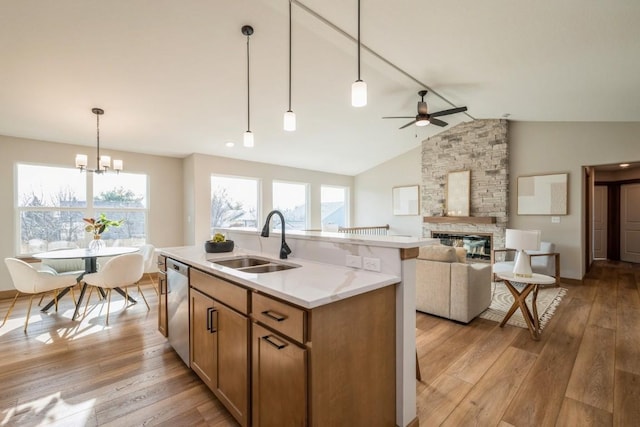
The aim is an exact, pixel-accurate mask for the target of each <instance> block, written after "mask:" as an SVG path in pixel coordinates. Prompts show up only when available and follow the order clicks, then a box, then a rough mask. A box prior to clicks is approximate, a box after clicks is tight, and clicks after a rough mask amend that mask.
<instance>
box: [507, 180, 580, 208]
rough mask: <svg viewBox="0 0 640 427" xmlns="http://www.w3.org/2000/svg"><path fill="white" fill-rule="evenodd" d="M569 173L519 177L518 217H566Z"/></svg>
mask: <svg viewBox="0 0 640 427" xmlns="http://www.w3.org/2000/svg"><path fill="white" fill-rule="evenodd" d="M568 175H569V174H567V173H558V174H552V175H536V176H519V177H518V215H566V214H567V197H568V191H567V189H568V187H567V177H568Z"/></svg>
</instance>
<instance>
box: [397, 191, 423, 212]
mask: <svg viewBox="0 0 640 427" xmlns="http://www.w3.org/2000/svg"><path fill="white" fill-rule="evenodd" d="M419 213H420V187H419V186H417V185H408V186H404V187H394V188H393V214H394V215H418V214H419Z"/></svg>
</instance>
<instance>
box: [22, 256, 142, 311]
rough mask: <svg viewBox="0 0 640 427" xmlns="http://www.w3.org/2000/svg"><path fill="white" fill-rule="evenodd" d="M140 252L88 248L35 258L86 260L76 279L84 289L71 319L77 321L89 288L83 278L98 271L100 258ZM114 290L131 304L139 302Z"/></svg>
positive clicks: (64, 291) (117, 289) (62, 294)
mask: <svg viewBox="0 0 640 427" xmlns="http://www.w3.org/2000/svg"><path fill="white" fill-rule="evenodd" d="M139 250H140V248H136V247H130V246H109V247H102V248H99V249H97V250H96V249H88V248H76V249H60V250H55V251H48V252H40V253H37V254H33V257H34V258H37V259H41V260H46V259H83V260H84V271H83V272H82V273H81V274H80V275H79V276H78V277H77V279H76V282H77V283H82V288H81V290H80V296H79V297H78V302H77V303H76V308H75V310H74V312H73V317H72V318H71V319H72V320H75V319H76V317H77V316H78V309H79V308H80V306H81V304H82V299H83V298H84V294H85V291H86V289H87V286H88V285H87V284H86V283H84V282H83V281H82V278H83V277H84V275H85V274H88V273H95V272H97V271H98V258H102V257H112V256H118V255H124V254H129V253H132V252H137V251H139ZM72 287H73V286H69V287H67V288H64V289H63V290H62V291H60V293H59V294H58V299H60V298H62V297H63V296H64V295H66V294H67V292H69V291H70V290H71V288H72ZM114 289H115V290H116V292H118V293H119V294H120V295H122V296H123V297H125V296H126V297H128V298H129V301H130V302H132V303H134V304H135V303H136V302H137V301H136V300H135V299H133V298H132V297H131V296H128V295H126V293H125V292H124V291H123V290H122V289H120V288H114ZM100 291H101V294H102V295H103V296H104V291H102V289H100ZM54 304H55V301H54V300H52V301H50V302H49V303H47V305H45V306H44V307H42V309H41V310H40V311H45V312H46V311H47V310H49V309H50V308H51V307H52V306H53V305H54Z"/></svg>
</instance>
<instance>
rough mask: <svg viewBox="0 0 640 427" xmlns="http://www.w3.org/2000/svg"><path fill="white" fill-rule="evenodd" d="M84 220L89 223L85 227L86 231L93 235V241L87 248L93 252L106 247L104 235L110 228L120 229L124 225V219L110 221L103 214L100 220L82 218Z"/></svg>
mask: <svg viewBox="0 0 640 427" xmlns="http://www.w3.org/2000/svg"><path fill="white" fill-rule="evenodd" d="M82 220H83V221H84V222H86V223H87V226H86V227H84V231H86V232H87V233H92V234H93V239H92V240H91V241H90V242H89V245H88V246H87V247H88V249H89V250H90V251H92V252H97V251H99V250H100V249H102V248H103V247H104V246H105V243H104V242H103V241H102V233H104V232H105V231H107V230H108V229H109V227H120V226H121V225H122V224H123V223H124V219H121V220H119V221H114V220H111V219H108V218H107V216H106V215H105V214H103V213H101V214H100V216H99V217H98V219H95V218H82Z"/></svg>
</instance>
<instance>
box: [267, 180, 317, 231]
mask: <svg viewBox="0 0 640 427" xmlns="http://www.w3.org/2000/svg"><path fill="white" fill-rule="evenodd" d="M276 184H292V185H302V186H304V199H305V201H304V206H305V209H304V210H305V212H304V228H303V229H302V230H300V231H304V230H308V229H309V227H310V224H311V194H310V193H311V191H310V190H311V185H310V184H309V183H308V182H300V181H287V180H281V179H274V180H272V181H271V206H272V208H273V209H278V207H277V206H276V205H275V203H274V194H275V185H276ZM283 215H284V213H283ZM272 224H274V222H273V221H272ZM272 229H273V230H276V231H277V230H278V228H274V227H273V225H272Z"/></svg>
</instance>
